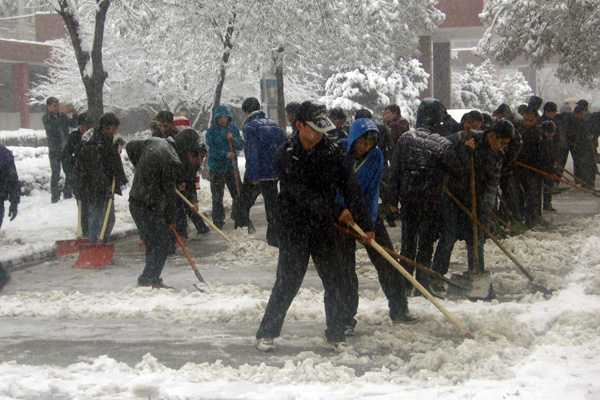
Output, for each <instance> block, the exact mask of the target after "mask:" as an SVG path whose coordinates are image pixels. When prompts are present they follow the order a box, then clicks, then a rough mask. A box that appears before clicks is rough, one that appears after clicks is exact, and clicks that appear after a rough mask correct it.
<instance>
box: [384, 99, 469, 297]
mask: <svg viewBox="0 0 600 400" xmlns="http://www.w3.org/2000/svg"><path fill="white" fill-rule="evenodd" d="M446 115H447V112H446V108H445V107H444V105H443V104H442V103H441V102H440V101H439V100H436V99H432V98H428V99H424V100H423V101H422V102H421V104H420V105H419V109H418V110H417V129H416V130H414V129H413V130H410V131H408V132H406V133H405V134H403V135H402V136H400V139H398V142H397V143H396V149H395V151H394V157H393V159H392V163H391V165H390V173H389V182H388V184H389V190H388V196H390V197H389V199H388V202H389V204H390V205H391V206H392V211H397V210H398V208H397V206H398V199H399V197H401V199H402V200H401V204H402V208H401V210H400V217H401V219H402V248H401V254H402V255H403V256H405V257H407V258H409V259H411V260H414V261H416V262H417V263H419V264H421V265H423V266H425V267H428V268H429V266H430V265H431V256H432V254H433V244H434V242H435V240H436V238H437V235H438V233H439V229H440V217H439V216H440V208H439V207H440V202H441V200H442V186H443V184H444V180H445V178H446V176H447V175H451V176H456V177H460V176H461V175H462V174H464V167H463V166H462V165H461V163H460V162H459V160H458V158H457V155H456V151H455V150H454V146H453V145H452V143H450V141H449V140H448V139H446V138H444V137H442V136H440V135H439V134H438V133H437V132H438V131H441V130H444V127H443V126H442V122H443V120H444V118H445V117H446ZM404 268H405V269H406V270H407V271H408V272H409V273H411V274H412V273H413V270H414V268H413V267H412V266H410V265H408V264H404ZM417 280H419V282H420V283H421V284H424V286H427V284H428V275H426V274H425V273H423V272H422V271H417Z"/></svg>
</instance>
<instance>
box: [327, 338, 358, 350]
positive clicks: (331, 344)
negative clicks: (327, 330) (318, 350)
mask: <svg viewBox="0 0 600 400" xmlns="http://www.w3.org/2000/svg"><path fill="white" fill-rule="evenodd" d="M322 347H323V348H324V349H327V350H333V351H335V352H338V353H344V352H347V351H352V346H350V345H349V344H348V343H346V342H336V341H333V340H329V339H325V341H324V342H323V345H322Z"/></svg>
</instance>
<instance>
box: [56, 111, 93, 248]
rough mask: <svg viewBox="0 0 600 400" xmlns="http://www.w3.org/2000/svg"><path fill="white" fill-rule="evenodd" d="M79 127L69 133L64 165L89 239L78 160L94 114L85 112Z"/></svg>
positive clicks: (63, 154) (78, 121)
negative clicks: (81, 193) (80, 191)
mask: <svg viewBox="0 0 600 400" xmlns="http://www.w3.org/2000/svg"><path fill="white" fill-rule="evenodd" d="M77 123H78V124H79V127H78V128H77V129H75V130H74V131H72V132H71V133H69V136H67V144H66V145H65V148H64V149H63V153H62V163H63V169H64V171H65V175H67V177H68V178H69V179H70V180H71V181H72V182H73V189H74V190H73V191H74V194H75V198H76V199H77V200H78V203H79V204H78V207H81V234H82V236H83V237H84V238H86V237H88V215H89V214H88V203H87V201H84V200H82V199H81V195H80V193H79V190H80V178H81V177H80V174H79V173H77V165H76V164H77V160H78V159H79V152H80V151H81V138H82V137H83V134H84V133H86V132H87V131H89V130H90V129H92V125H93V124H94V119H93V118H92V114H90V113H88V112H84V113H81V114H79V116H78V117H77Z"/></svg>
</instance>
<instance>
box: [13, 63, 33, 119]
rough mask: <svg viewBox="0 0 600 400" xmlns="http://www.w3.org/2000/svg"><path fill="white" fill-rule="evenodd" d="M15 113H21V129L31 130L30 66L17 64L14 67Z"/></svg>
mask: <svg viewBox="0 0 600 400" xmlns="http://www.w3.org/2000/svg"><path fill="white" fill-rule="evenodd" d="M12 76H13V85H12V101H13V107H12V108H13V112H18V113H21V128H30V127H31V121H30V113H29V65H28V64H26V63H17V64H13V66H12Z"/></svg>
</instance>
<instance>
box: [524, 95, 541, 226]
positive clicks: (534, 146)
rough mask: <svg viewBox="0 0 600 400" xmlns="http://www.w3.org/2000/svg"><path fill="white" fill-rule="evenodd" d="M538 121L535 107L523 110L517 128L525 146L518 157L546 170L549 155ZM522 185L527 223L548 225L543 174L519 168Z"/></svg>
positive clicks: (526, 162)
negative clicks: (543, 206)
mask: <svg viewBox="0 0 600 400" xmlns="http://www.w3.org/2000/svg"><path fill="white" fill-rule="evenodd" d="M537 121H538V112H537V110H536V109H535V108H533V107H526V108H525V109H524V110H523V122H522V123H521V124H518V125H517V129H518V130H519V133H520V135H521V139H522V140H523V148H522V150H521V152H520V153H519V156H518V157H517V161H519V162H520V163H522V164H525V165H528V166H530V167H534V168H536V169H539V170H542V171H546V170H547V159H548V156H547V155H546V153H545V150H546V149H545V148H544V146H543V143H542V139H543V135H542V132H541V130H540V127H539V125H538V124H537ZM517 175H518V177H519V182H520V186H521V187H522V195H521V201H520V203H521V204H520V205H521V210H522V213H523V219H524V222H525V224H526V225H528V226H529V227H533V226H535V225H542V226H548V224H549V223H548V221H546V220H544V219H543V218H542V181H543V176H542V175H541V174H540V173H539V172H535V171H532V170H530V169H527V168H525V167H518V168H517Z"/></svg>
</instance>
